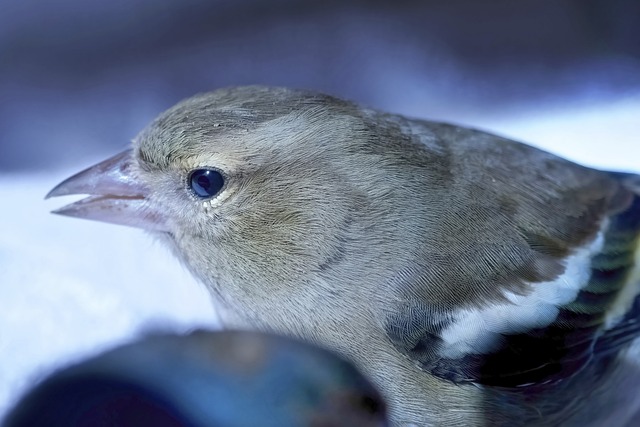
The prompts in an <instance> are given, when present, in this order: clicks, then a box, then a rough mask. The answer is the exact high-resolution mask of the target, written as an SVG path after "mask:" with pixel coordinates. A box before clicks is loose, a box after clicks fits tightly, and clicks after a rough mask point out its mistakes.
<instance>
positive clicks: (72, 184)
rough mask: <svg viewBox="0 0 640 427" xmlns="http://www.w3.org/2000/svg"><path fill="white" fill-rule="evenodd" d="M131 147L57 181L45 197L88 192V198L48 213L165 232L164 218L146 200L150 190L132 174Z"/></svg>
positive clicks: (132, 159)
mask: <svg viewBox="0 0 640 427" xmlns="http://www.w3.org/2000/svg"><path fill="white" fill-rule="evenodd" d="M134 161H135V159H134V158H133V150H126V151H123V152H122V153H120V154H117V155H115V156H113V157H111V158H109V159H107V160H105V161H103V162H101V163H98V164H96V165H94V166H91V167H90V168H88V169H85V170H83V171H82V172H79V173H77V174H75V175H73V176H72V177H71V178H68V179H66V180H64V181H62V182H61V183H60V184H58V185H57V186H56V187H55V188H54V189H53V190H51V191H50V192H49V194H47V195H46V197H45V199H48V198H49V197H58V196H67V195H72V194H88V195H89V197H87V198H85V199H82V200H80V201H78V202H75V203H72V204H70V205H67V206H64V207H62V208H60V209H57V210H55V211H53V212H52V213H55V214H59V215H66V216H72V217H76V218H84V219H92V220H95V221H103V222H109V223H112V224H120V225H128V226H131V227H138V228H144V229H146V230H153V231H168V229H167V225H166V221H165V217H164V215H162V212H160V211H159V210H158V209H157V208H154V207H153V205H152V203H151V202H150V200H149V193H150V190H149V188H148V187H146V186H145V185H143V184H141V183H140V182H139V181H138V180H137V179H136V177H135V175H134V173H133V168H132V164H133V162H134Z"/></svg>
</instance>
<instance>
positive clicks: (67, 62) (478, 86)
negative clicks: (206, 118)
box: [0, 0, 640, 171]
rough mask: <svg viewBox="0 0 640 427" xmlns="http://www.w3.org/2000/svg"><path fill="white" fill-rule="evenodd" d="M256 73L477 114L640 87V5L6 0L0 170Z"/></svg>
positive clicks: (74, 156)
mask: <svg viewBox="0 0 640 427" xmlns="http://www.w3.org/2000/svg"><path fill="white" fill-rule="evenodd" d="M255 83H264V84H274V85H287V86H295V87H304V88H311V89H318V90H322V91H327V92H330V93H333V94H336V95H340V96H343V97H347V98H351V99H354V100H357V101H361V102H363V103H365V104H368V105H370V106H373V107H380V108H383V109H387V110H391V111H396V112H401V113H406V114H411V115H417V116H422V117H432V118H441V119H447V120H455V121H461V122H465V123H468V122H470V121H471V122H473V123H475V122H477V123H478V124H482V122H481V121H479V120H477V119H475V117H476V116H478V115H483V116H486V115H513V114H515V113H516V112H519V111H522V109H526V108H530V107H532V106H546V105H549V104H557V103H558V102H569V101H570V102H573V103H576V102H584V103H590V102H594V100H596V99H597V100H598V101H602V100H608V99H611V98H617V97H619V96H621V95H623V94H638V92H640V2H638V1H636V0H518V1H517V2H514V1H512V0H483V1H477V0H448V1H428V0H427V1H425V0H420V1H409V0H395V1H375V0H361V1H357V0H339V1H331V0H324V1H320V0H307V1H295V0H114V1H109V2H104V1H97V0H63V1H56V2H46V1H42V0H0V99H2V102H1V103H0V137H1V140H2V156H0V171H16V170H23V169H33V168H54V167H55V168H58V167H61V166H71V165H75V164H77V162H78V159H80V158H83V157H85V156H86V155H88V154H91V153H94V152H96V151H99V152H104V153H107V152H111V151H113V150H115V149H118V148H120V147H122V146H123V145H124V144H126V143H127V142H128V141H129V140H130V139H131V138H132V137H133V136H134V135H135V134H136V133H137V132H138V130H140V129H141V128H142V127H143V126H144V125H145V124H146V123H147V121H149V120H150V119H151V118H152V117H154V116H155V115H156V114H157V113H158V112H160V111H161V110H163V109H165V108H166V107H168V106H170V105H171V104H173V103H175V102H176V101H178V100H179V99H181V98H184V97H187V96H190V95H192V94H194V93H195V92H201V91H206V90H211V89H214V88H218V87H221V86H227V85H240V84H255ZM473 123H472V124H473Z"/></svg>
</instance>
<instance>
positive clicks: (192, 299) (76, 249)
mask: <svg viewBox="0 0 640 427" xmlns="http://www.w3.org/2000/svg"><path fill="white" fill-rule="evenodd" d="M504 113H505V112H503V114H496V113H493V115H491V116H487V115H485V116H483V115H478V116H475V117H465V118H464V120H463V119H460V120H456V119H455V118H451V119H450V120H448V121H452V122H456V121H458V122H461V123H464V124H468V125H472V126H475V127H481V128H483V129H486V130H490V131H493V132H496V133H499V134H502V135H505V136H509V137H512V138H515V139H518V140H521V141H525V142H528V143H531V144H533V145H538V146H540V147H543V148H546V149H548V150H549V151H552V152H555V153H558V154H561V155H564V156H566V157H568V158H570V159H572V160H575V161H578V162H581V163H584V164H587V165H590V166H594V167H600V168H608V169H621V170H628V171H637V172H640V97H636V98H633V97H632V98H626V99H619V100H617V101H607V102H600V103H588V104H584V105H575V104H574V105H564V106H563V105H557V106H552V107H549V108H544V109H541V108H540V109H538V110H522V111H516V112H507V113H508V114H507V115H505V114H504ZM88 165H89V164H88V163H86V164H78V165H77V168H76V169H74V170H66V171H58V172H57V173H49V174H43V173H41V172H36V171H33V172H29V173H24V172H23V173H20V174H16V175H7V174H5V175H2V174H0V200H1V203H2V208H1V209H0V278H1V279H0V302H2V309H0V418H1V417H2V414H3V413H4V412H5V411H6V409H7V408H8V405H10V404H11V402H13V401H14V400H15V399H17V398H18V397H19V395H20V393H22V392H23V390H24V389H25V387H27V386H28V385H29V384H31V383H32V382H33V381H34V379H37V378H39V377H40V376H41V375H44V374H46V373H48V372H50V371H51V370H52V369H53V368H55V367H57V366H60V365H61V364H65V363H69V361H72V360H77V359H78V358H81V357H84V356H86V355H89V354H93V353H96V352H98V351H100V350H102V349H104V348H106V347H109V346H113V345H114V344H116V343H119V342H122V341H124V340H128V339H131V337H133V336H134V335H135V334H136V333H139V332H140V331H144V330H145V329H148V328H150V327H151V328H154V327H158V326H160V327H170V328H173V329H176V330H187V329H190V328H193V327H196V326H201V325H209V326H216V325H217V323H216V318H215V313H214V312H213V309H212V305H211V301H210V298H209V296H208V294H207V292H206V291H205V290H204V288H203V287H202V286H201V285H199V284H198V283H196V281H195V280H194V279H193V278H191V277H190V275H189V274H188V272H186V271H185V270H184V268H183V267H182V266H181V265H180V264H179V263H178V262H177V260H175V259H173V257H172V256H171V255H170V254H169V253H168V251H167V250H166V249H165V248H164V247H162V246H161V245H159V244H158V243H156V242H154V241H153V239H151V238H150V237H149V236H147V235H145V233H144V232H142V231H139V230H135V229H131V228H127V227H118V226H113V225H107V224H101V223H97V222H91V221H83V220H77V219H71V218H64V217H60V216H55V215H51V214H49V211H50V210H52V209H55V208H56V207H59V206H61V205H62V204H64V203H65V202H66V201H67V200H65V199H53V200H47V201H44V200H43V197H44V195H45V194H46V193H47V191H48V190H50V189H51V188H52V187H53V186H54V185H55V184H57V183H58V182H59V181H61V180H62V179H64V178H66V177H67V176H69V175H70V174H72V173H75V172H77V171H79V170H80V169H83V168H84V167H86V166H88ZM514 173H517V171H514Z"/></svg>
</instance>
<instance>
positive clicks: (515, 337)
mask: <svg viewBox="0 0 640 427" xmlns="http://www.w3.org/2000/svg"><path fill="white" fill-rule="evenodd" d="M71 194H86V195H88V197H87V198H85V199H82V200H80V201H78V202H75V203H73V204H70V205H67V206H65V207H62V208H60V209H58V210H56V211H54V213H57V214H61V215H66V216H71V217H79V218H84V219H92V220H99V221H105V222H110V223H115V224H120V225H128V226H133V227H138V228H142V229H145V230H147V231H148V232H149V233H151V234H152V235H153V236H155V237H156V238H157V239H159V240H161V241H162V242H164V243H165V244H166V245H167V246H168V247H169V248H170V250H171V251H172V252H173V253H174V254H175V255H176V257H177V258H178V259H179V260H180V261H181V262H182V263H183V264H184V265H186V267H187V268H188V269H189V270H190V271H191V272H192V273H193V275H194V276H195V277H196V278H198V279H199V280H200V281H201V282H202V283H203V284H204V285H205V286H206V287H207V289H208V290H209V291H210V293H211V295H212V301H213V303H214V304H215V307H216V309H217V311H218V313H219V314H220V316H221V319H222V321H223V323H224V325H225V327H229V328H241V329H252V330H259V331H269V332H272V333H277V334H282V335H286V336H291V337H297V338H300V339H303V340H306V341H308V342H311V343H314V344H318V345H322V346H326V347H328V348H330V349H332V350H334V351H336V352H338V353H340V354H342V355H344V356H345V357H347V358H349V359H350V360H352V361H353V362H354V363H355V364H356V365H357V366H358V367H359V368H360V369H362V371H363V372H364V373H365V375H367V376H368V377H369V378H371V379H372V381H373V382H374V383H375V384H376V385H377V386H378V387H379V388H380V390H381V392H382V394H383V396H384V398H385V399H386V401H387V403H388V407H389V414H390V418H391V422H392V425H396V426H404V425H418V426H423V425H424V426H461V425H464V426H482V425H509V426H517V425H526V426H533V425H543V426H555V425H562V426H569V425H580V426H584V425H624V424H625V423H626V422H627V421H628V420H630V419H631V417H633V415H634V411H637V410H638V408H639V407H640V398H636V397H635V396H636V395H638V394H640V393H637V384H638V380H640V374H639V373H638V372H639V371H640V367H639V366H638V364H639V363H640V362H639V361H640V349H639V347H640V344H638V340H637V338H638V336H639V335H640V324H639V322H638V319H639V313H640V300H639V298H638V294H639V293H640V267H639V266H640V262H639V261H640V252H639V251H638V247H639V241H638V236H639V235H640V177H639V176H638V175H636V174H633V173H630V172H617V171H604V170H596V169H593V168H589V167H586V166H582V165H579V164H576V163H574V162H571V161H569V160H566V159H563V158H561V157H558V156H556V155H554V154H552V153H549V152H546V151H543V150H540V149H537V148H534V147H532V146H530V145H527V144H525V143H522V142H519V141H513V140H510V139H507V138H504V137H501V136H498V135H495V134H492V133H489V132H485V131H481V130H477V129H473V128H468V127H464V126H459V125H454V124H449V123H443V122H434V121H428V120H423V119H417V118H410V117H405V116H402V115H398V114H393V113H389V112H385V111H381V110H376V109H373V108H370V107H366V106H363V105H360V104H358V103H356V102H353V101H348V100H343V99H341V98H338V97H335V96H331V95H327V94H323V93H319V92H315V91H310V90H303V89H291V88H282V87H270V86H241V87H230V88H222V89H218V90H215V91H213V92H208V93H203V94H199V95H195V96H193V97H191V98H188V99H186V100H183V101H181V102H179V103H178V104H176V105H175V106H173V107H171V108H169V109H168V110H167V111H165V112H164V113H161V114H160V115H159V116H158V117H157V118H156V119H155V120H153V121H152V122H151V123H150V124H149V125H148V126H147V127H146V128H145V129H143V130H142V131H141V132H140V133H139V134H138V135H137V136H136V137H135V139H134V140H133V143H132V146H131V148H129V149H127V150H126V151H124V152H122V153H120V154H118V155H116V156H114V157H112V158H110V159H108V160H106V161H104V162H102V163H99V164H97V165H95V166H93V167H90V168H88V169H86V170H84V171H82V172H80V173H78V174H76V175H74V176H72V177H71V178H69V179H67V180H65V181H63V182H62V183H60V184H59V185H58V186H56V187H55V188H54V189H53V190H51V192H50V193H49V194H48V196H47V197H53V196H64V195H71Z"/></svg>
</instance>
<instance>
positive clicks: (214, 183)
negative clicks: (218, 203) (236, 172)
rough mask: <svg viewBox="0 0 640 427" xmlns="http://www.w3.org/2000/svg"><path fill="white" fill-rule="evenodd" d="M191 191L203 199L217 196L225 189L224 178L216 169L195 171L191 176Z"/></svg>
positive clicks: (189, 181) (189, 182)
mask: <svg viewBox="0 0 640 427" xmlns="http://www.w3.org/2000/svg"><path fill="white" fill-rule="evenodd" d="M188 184H189V188H191V191H193V193H194V194H195V195H196V196H198V197H201V198H203V199H208V198H210V197H213V196H215V195H216V194H218V193H219V192H220V190H222V187H224V176H222V174H221V173H220V172H218V171H217V170H215V169H195V170H193V171H191V174H189V180H188Z"/></svg>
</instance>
